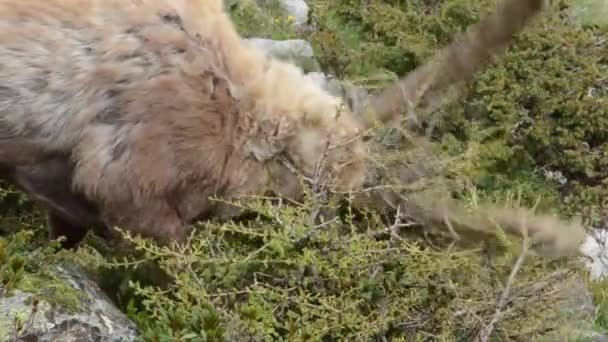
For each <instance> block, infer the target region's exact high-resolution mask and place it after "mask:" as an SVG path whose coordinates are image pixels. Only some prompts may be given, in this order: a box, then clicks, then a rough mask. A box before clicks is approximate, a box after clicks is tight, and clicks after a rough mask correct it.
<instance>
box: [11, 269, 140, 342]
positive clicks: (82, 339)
mask: <svg viewBox="0 0 608 342" xmlns="http://www.w3.org/2000/svg"><path fill="white" fill-rule="evenodd" d="M58 273H59V274H60V275H61V278H62V279H65V282H66V286H68V287H71V288H72V289H73V290H75V291H77V293H79V294H80V296H81V297H82V299H81V302H80V305H79V308H78V310H76V311H77V312H76V313H73V312H71V311H70V310H67V309H66V308H62V307H60V306H57V305H52V304H51V303H49V302H47V301H44V300H40V301H39V302H38V304H37V309H36V311H33V310H32V304H31V303H30V302H31V301H32V299H33V298H34V296H35V295H34V294H32V293H27V292H22V291H19V290H15V291H13V292H12V293H11V295H10V296H7V297H3V298H0V342H5V341H6V342H8V341H11V342H12V341H36V342H51V341H62V342H71V341H73V342H89V341H91V342H92V341H95V342H127V341H134V340H135V338H136V337H137V335H138V330H137V327H136V326H135V324H134V323H133V322H131V321H130V320H129V319H128V318H127V317H126V315H125V314H123V313H122V312H121V311H119V310H118V309H117V308H116V307H115V306H114V305H113V304H112V302H111V301H110V299H109V298H108V297H107V296H106V295H105V294H104V293H103V292H102V291H101V290H100V289H99V288H98V287H97V285H96V284H95V283H93V282H92V281H91V280H89V279H88V278H87V277H86V276H85V275H84V274H83V273H82V272H81V271H79V269H78V268H76V267H67V266H64V267H62V268H58ZM33 312H35V314H33V315H32V313H33ZM16 317H19V318H20V319H21V320H22V321H23V322H24V326H25V329H23V331H22V332H20V333H19V336H15V335H16V331H15V328H14V321H15V318H16Z"/></svg>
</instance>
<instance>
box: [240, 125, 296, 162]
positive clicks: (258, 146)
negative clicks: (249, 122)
mask: <svg viewBox="0 0 608 342" xmlns="http://www.w3.org/2000/svg"><path fill="white" fill-rule="evenodd" d="M295 131H296V130H295V125H294V123H293V122H291V120H288V119H287V118H285V117H279V118H264V119H262V120H260V121H259V122H258V123H257V125H256V127H255V129H254V132H255V133H254V134H252V135H251V137H250V138H249V139H248V140H247V141H246V142H245V146H244V147H245V149H246V153H250V154H251V155H253V157H254V158H255V159H256V160H257V161H259V162H265V161H267V160H268V159H270V158H272V157H273V156H276V155H277V154H279V153H281V152H283V151H284V150H285V148H286V147H287V144H288V142H289V140H290V139H291V138H292V137H293V136H294V135H295Z"/></svg>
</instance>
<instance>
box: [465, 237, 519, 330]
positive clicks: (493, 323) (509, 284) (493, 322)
mask: <svg viewBox="0 0 608 342" xmlns="http://www.w3.org/2000/svg"><path fill="white" fill-rule="evenodd" d="M528 250H529V242H528V234H527V229H526V234H524V238H523V242H522V247H521V254H520V255H519V257H518V258H517V261H516V262H515V265H514V266H513V269H512V270H511V273H510V274H509V279H508V280H507V284H506V286H505V289H504V291H503V292H502V294H501V296H500V299H499V300H498V304H497V305H496V311H494V315H493V316H492V319H491V320H490V322H489V323H488V324H487V325H486V326H485V327H484V328H483V329H482V330H481V331H480V332H479V334H478V335H477V338H476V339H475V341H476V342H487V341H488V339H489V338H490V335H492V332H493V331H494V327H495V326H496V324H497V323H498V321H500V319H501V318H502V316H503V315H504V311H503V309H504V307H505V305H506V304H507V301H508V300H509V296H510V295H511V288H512V287H513V283H514V282H515V277H516V276H517V273H518V272H519V270H520V269H521V266H522V265H523V263H524V260H525V258H526V256H527V252H528Z"/></svg>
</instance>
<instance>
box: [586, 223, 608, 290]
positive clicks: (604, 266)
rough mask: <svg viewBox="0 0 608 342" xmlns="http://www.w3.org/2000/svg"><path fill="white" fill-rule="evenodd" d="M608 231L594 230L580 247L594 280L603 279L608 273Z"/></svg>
mask: <svg viewBox="0 0 608 342" xmlns="http://www.w3.org/2000/svg"><path fill="white" fill-rule="evenodd" d="M607 247H608V230H606V229H601V228H598V229H593V230H592V231H590V232H589V233H588V234H587V238H586V239H585V241H584V242H583V244H582V245H581V247H580V251H581V253H582V254H583V255H584V257H585V263H586V266H587V268H588V269H589V271H590V273H591V277H592V278H593V279H601V278H603V277H604V276H605V275H606V273H607V272H608V248H607Z"/></svg>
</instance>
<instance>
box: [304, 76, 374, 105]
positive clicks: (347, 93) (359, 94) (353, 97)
mask: <svg viewBox="0 0 608 342" xmlns="http://www.w3.org/2000/svg"><path fill="white" fill-rule="evenodd" d="M307 76H308V77H310V78H311V79H312V80H313V81H314V82H315V83H317V84H318V85H320V86H321V87H323V88H324V89H325V90H327V91H328V92H329V93H330V94H332V95H334V96H339V97H342V98H344V99H345V100H346V101H348V102H349V104H350V106H351V108H352V109H353V110H355V111H358V110H359V109H361V108H364V106H366V105H367V101H368V98H369V93H368V91H367V90H366V89H365V88H363V87H358V86H356V85H354V84H351V83H348V82H344V81H340V80H338V79H336V78H334V77H331V76H327V75H325V74H324V73H322V72H310V73H308V74H307Z"/></svg>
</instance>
